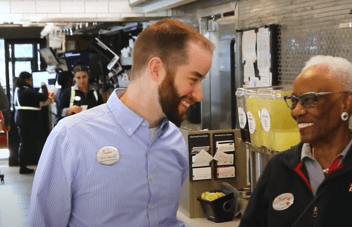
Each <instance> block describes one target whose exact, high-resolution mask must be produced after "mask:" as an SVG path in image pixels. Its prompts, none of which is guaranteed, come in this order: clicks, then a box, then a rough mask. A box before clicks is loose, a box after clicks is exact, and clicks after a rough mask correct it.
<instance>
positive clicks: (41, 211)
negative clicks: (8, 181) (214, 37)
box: [29, 19, 213, 227]
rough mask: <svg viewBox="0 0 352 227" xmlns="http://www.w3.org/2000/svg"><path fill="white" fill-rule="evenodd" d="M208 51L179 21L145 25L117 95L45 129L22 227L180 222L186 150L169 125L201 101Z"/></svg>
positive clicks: (204, 41)
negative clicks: (126, 80) (26, 224)
mask: <svg viewBox="0 0 352 227" xmlns="http://www.w3.org/2000/svg"><path fill="white" fill-rule="evenodd" d="M212 50H213V45H212V43H211V42H210V41H209V40H207V39H206V38H205V37H204V36H202V35H201V34H199V33H198V32H196V31H195V30H194V29H193V28H191V27H189V26H187V25H185V24H184V23H182V22H180V21H178V20H174V19H166V20H162V21H158V22H155V23H153V24H152V25H150V26H149V27H147V28H146V29H144V30H143V31H142V32H141V34H140V35H139V37H138V39H137V41H136V42H135V45H134V50H133V51H134V54H133V56H137V57H135V58H133V64H132V71H131V83H130V84H129V86H128V88H127V91H126V92H125V93H124V94H123V96H122V97H121V98H118V95H117V93H116V91H115V92H113V93H112V94H111V96H110V97H109V99H108V101H107V103H106V104H103V105H100V106H98V107H95V108H92V109H91V110H88V111H85V112H83V113H80V114H77V115H74V116H72V117H68V118H64V119H62V120H61V121H60V122H59V124H58V125H57V126H56V127H55V128H54V129H53V131H52V132H51V134H50V135H49V138H48V140H47V142H46V144H45V147H44V150H43V155H42V157H41V159H40V161H39V165H38V168H37V171H36V174H35V177H34V183H33V189H32V194H31V202H30V211H29V226H31V227H44V226H51V227H55V226H104V227H113V226H126V227H127V226H133V227H138V226H158V227H161V226H174V227H176V226H177V227H180V226H184V225H183V224H182V223H180V222H179V221H178V220H177V219H176V211H177V208H178V199H179V192H180V188H181V185H182V183H183V181H184V180H185V178H186V174H187V172H188V152H187V147H186V143H185V141H184V139H183V136H182V134H181V132H180V131H179V129H178V128H177V127H176V125H180V124H181V122H182V120H183V119H184V118H185V113H186V110H187V108H188V107H189V106H190V105H191V104H193V103H194V102H196V101H200V100H201V99H202V97H203V96H202V85H201V81H202V80H203V79H204V78H205V76H206V74H207V73H208V71H209V69H210V66H211V62H212ZM168 119H169V120H172V122H173V123H172V122H170V121H169V120H168ZM175 124H176V125H175ZM53 204H55V205H53Z"/></svg>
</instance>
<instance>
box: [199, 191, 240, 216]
mask: <svg viewBox="0 0 352 227" xmlns="http://www.w3.org/2000/svg"><path fill="white" fill-rule="evenodd" d="M197 200H198V201H199V202H200V204H201V206H202V210H203V212H204V214H205V216H206V217H207V218H208V219H209V220H210V221H214V222H226V221H232V220H233V216H234V214H235V211H236V207H237V201H236V200H235V197H234V193H233V192H232V193H228V194H226V195H225V196H223V197H220V198H218V199H216V200H213V201H209V200H205V199H202V198H201V197H198V198H197Z"/></svg>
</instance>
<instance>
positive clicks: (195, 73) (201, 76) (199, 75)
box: [191, 71, 205, 79]
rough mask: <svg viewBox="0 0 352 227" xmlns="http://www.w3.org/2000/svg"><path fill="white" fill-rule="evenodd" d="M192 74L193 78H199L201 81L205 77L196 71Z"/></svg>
mask: <svg viewBox="0 0 352 227" xmlns="http://www.w3.org/2000/svg"><path fill="white" fill-rule="evenodd" d="M191 74H192V75H193V76H196V77H199V78H200V79H203V78H204V77H205V76H204V75H202V74H200V73H199V72H196V71H193V72H191Z"/></svg>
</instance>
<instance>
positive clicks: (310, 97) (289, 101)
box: [284, 91, 346, 110]
mask: <svg viewBox="0 0 352 227" xmlns="http://www.w3.org/2000/svg"><path fill="white" fill-rule="evenodd" d="M332 93H346V91H340V92H318V93H317V92H307V93H304V94H302V95H300V96H295V95H286V96H284V100H285V102H286V105H287V106H288V108H290V109H291V110H292V109H294V108H295V107H296V105H297V103H298V102H300V103H301V105H302V106H303V107H304V108H306V109H309V108H312V107H313V106H315V105H316V104H317V101H318V96H321V95H329V94H332Z"/></svg>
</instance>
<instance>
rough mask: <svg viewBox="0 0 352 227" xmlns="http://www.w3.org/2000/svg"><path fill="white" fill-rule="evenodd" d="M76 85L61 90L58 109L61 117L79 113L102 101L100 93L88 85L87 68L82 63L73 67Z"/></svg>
mask: <svg viewBox="0 0 352 227" xmlns="http://www.w3.org/2000/svg"><path fill="white" fill-rule="evenodd" d="M73 74H74V78H75V81H76V85H74V86H72V87H70V88H67V89H66V90H64V91H62V95H61V97H60V101H59V109H61V110H62V114H61V116H62V117H66V116H70V115H72V114H75V113H80V112H82V110H85V109H90V108H93V107H95V106H98V105H100V104H102V103H103V98H102V96H101V95H100V93H99V92H98V91H97V90H95V89H93V88H91V87H90V86H89V82H88V81H89V80H88V79H89V77H88V69H87V68H86V67H85V66H84V65H81V64H79V65H77V66H75V67H74V69H73Z"/></svg>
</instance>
